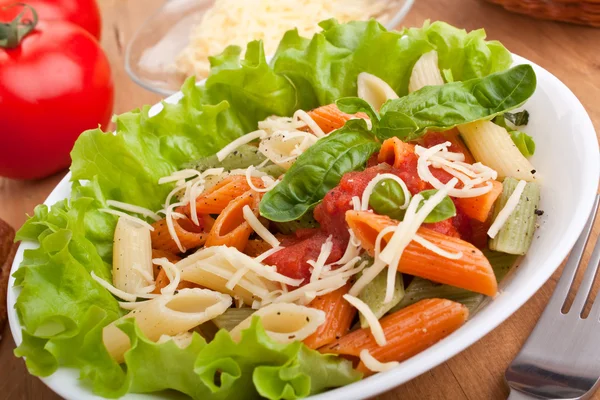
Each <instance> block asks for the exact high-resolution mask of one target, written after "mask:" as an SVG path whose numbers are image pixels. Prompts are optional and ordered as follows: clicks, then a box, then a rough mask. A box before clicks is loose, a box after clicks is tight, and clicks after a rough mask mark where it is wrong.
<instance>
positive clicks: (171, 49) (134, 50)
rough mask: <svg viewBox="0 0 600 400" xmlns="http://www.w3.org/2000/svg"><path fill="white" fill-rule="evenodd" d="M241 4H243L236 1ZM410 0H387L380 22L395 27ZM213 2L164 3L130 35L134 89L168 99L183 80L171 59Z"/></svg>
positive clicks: (128, 53) (127, 60) (128, 58)
mask: <svg viewBox="0 0 600 400" xmlns="http://www.w3.org/2000/svg"><path fill="white" fill-rule="evenodd" d="M240 1H244V0H240ZM413 2H414V0H391V1H389V2H388V5H387V7H386V9H385V10H384V12H382V13H381V22H382V24H383V25H385V27H386V28H388V29H393V28H395V27H397V26H398V25H399V24H400V22H401V21H402V19H403V18H404V17H405V16H406V14H407V13H408V11H409V10H410V8H411V6H412V4H413ZM213 3H214V0H167V1H166V2H165V3H164V4H163V5H162V7H161V8H159V9H158V10H157V11H155V12H154V13H153V14H152V15H151V16H150V17H149V18H148V19H147V20H146V21H145V22H144V24H143V25H142V26H141V27H140V28H139V29H138V30H137V32H136V33H135V34H134V35H133V38H132V40H131V41H130V42H129V44H128V45H127V50H126V53H125V70H126V71H127V73H128V74H129V76H130V77H131V79H132V80H133V81H134V82H136V83H137V84H138V85H140V86H142V87H143V88H145V89H148V90H150V91H152V92H155V93H158V94H161V95H165V96H168V95H171V94H173V93H175V92H177V91H179V88H180V87H181V85H182V83H183V81H184V80H185V78H186V76H185V75H184V74H182V73H181V72H179V71H178V70H177V69H176V68H175V59H176V57H177V56H178V55H179V53H180V52H181V51H182V50H183V49H184V48H185V47H186V46H187V44H188V42H189V38H190V32H191V30H192V28H193V26H194V25H195V24H197V23H198V22H199V21H200V19H201V17H202V15H203V14H204V13H205V12H206V10H208V9H209V8H210V7H211V6H212V4H213Z"/></svg>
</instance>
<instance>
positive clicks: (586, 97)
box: [0, 0, 600, 400]
mask: <svg viewBox="0 0 600 400" xmlns="http://www.w3.org/2000/svg"><path fill="white" fill-rule="evenodd" d="M99 3H100V6H101V9H102V13H103V18H104V30H103V37H102V45H103V46H104V49H105V50H106V53H107V55H108V57H109V59H110V61H111V65H112V67H113V77H114V80H115V87H116V102H115V110H114V111H115V113H122V112H125V111H128V110H131V109H133V108H137V107H140V106H141V105H143V104H152V103H155V102H157V101H158V100H160V97H159V96H158V95H155V94H153V93H150V92H147V91H145V90H144V89H142V88H141V87H139V86H137V85H136V84H135V83H133V82H132V81H131V80H130V79H129V77H128V76H127V74H126V72H125V70H124V68H123V61H124V50H125V46H126V44H127V42H128V40H129V39H130V38H131V36H132V34H133V32H134V31H135V29H136V28H137V27H138V26H140V24H141V23H142V22H143V21H144V19H145V18H147V17H148V16H149V14H150V13H151V12H152V10H154V9H155V8H156V7H158V6H159V5H160V4H161V3H162V0H99ZM426 19H431V20H432V21H434V20H443V21H446V22H449V23H450V24H453V25H456V26H459V27H463V28H466V29H469V30H470V29H476V28H481V27H483V28H485V29H486V31H487V33H488V37H489V38H491V39H498V40H500V41H502V42H503V43H504V45H505V46H506V47H508V48H509V49H510V50H511V51H512V52H514V53H517V54H519V55H522V56H524V57H526V58H528V59H530V60H531V61H533V62H535V63H537V64H539V65H541V66H543V67H544V68H546V69H547V70H548V71H550V72H551V73H553V74H554V75H556V76H557V77H558V78H559V79H560V80H562V81H563V82H564V83H565V84H566V85H567V86H568V87H570V88H571V90H572V91H573V92H574V93H575V94H576V95H577V97H578V98H579V99H580V100H581V102H582V103H583V105H584V106H585V107H586V109H587V111H588V112H589V114H590V116H591V117H592V120H593V122H594V125H595V127H596V130H597V131H598V130H600V101H599V97H600V48H599V47H598V46H599V45H600V29H593V28H586V27H580V26H575V25H568V24H563V23H555V22H548V21H538V20H534V19H530V18H528V17H525V16H520V15H514V14H511V13H509V12H507V11H505V10H503V9H502V8H500V7H498V6H495V5H491V4H488V3H485V2H483V1H480V0H416V2H415V5H414V7H413V9H412V10H411V12H410V13H409V14H408V16H407V17H406V19H405V21H404V22H403V25H406V26H420V25H421V24H422V23H423V21H424V20H426ZM0 129H1V121H0ZM564 134H565V135H568V134H570V132H564ZM64 173H65V172H63V173H59V174H57V175H55V176H52V177H49V178H47V179H44V180H40V181H30V182H21V181H13V180H7V179H2V178H0V218H2V219H4V220H6V221H7V222H9V223H10V224H11V225H13V226H14V227H15V228H16V227H19V226H20V225H21V224H22V223H23V222H24V220H25V214H26V213H31V212H32V210H33V208H34V206H35V205H36V204H38V203H41V202H43V201H44V199H45V198H46V197H47V196H48V194H49V193H50V191H51V190H52V188H53V187H54V186H55V185H56V184H57V183H58V181H59V180H60V179H61V178H62V177H63V176H64ZM595 234H596V236H597V235H598V230H597V229H596V230H595ZM559 273H560V271H558V272H557V273H556V274H555V275H554V276H553V277H552V279H550V280H549V281H548V282H547V283H546V284H545V285H544V286H543V287H542V288H541V289H540V290H539V291H538V293H537V294H536V295H535V296H533V297H532V298H531V299H530V300H529V301H528V302H527V303H526V304H525V306H523V307H522V308H521V309H520V310H519V311H518V312H517V313H515V314H514V315H513V316H512V317H511V318H509V319H508V320H507V321H506V322H504V323H503V324H502V325H500V326H499V327H498V328H497V329H495V330H494V331H493V332H492V333H490V334H489V335H487V336H486V337H484V338H483V339H481V340H480V341H479V342H477V343H476V344H475V345H473V346H471V347H470V348H468V349H467V350H465V351H464V352H462V353H460V354H459V355H457V356H456V357H454V358H452V359H451V360H449V361H448V362H446V363H444V364H442V365H440V366H438V367H437V368H434V369H432V370H431V371H429V372H427V373H425V374H423V375H422V376H420V377H418V378H417V379H414V380H413V381H411V382H409V383H407V384H405V385H403V386H401V387H398V388H397V389H395V390H393V391H391V392H388V393H386V394H383V395H381V396H379V397H378V398H380V399H384V400H392V399H398V400H400V399H402V400H413V399H414V400H423V399H458V400H462V399H470V400H476V399H503V398H506V396H507V394H508V389H507V387H506V385H505V383H504V380H503V376H504V370H505V368H506V367H507V365H508V363H509V362H510V361H511V360H512V358H513V357H514V356H515V355H516V353H517V352H518V350H519V348H520V347H521V345H522V344H523V342H524V341H525V339H526V338H527V336H528V334H529V333H530V332H531V329H532V328H533V326H534V325H535V322H536V321H537V319H538V316H539V315H540V312H541V311H542V310H543V308H544V306H545V305H546V303H547V301H548V298H549V296H550V294H551V293H552V290H553V289H554V286H555V284H556V280H557V278H558V276H560V275H559ZM2 336H4V339H2V341H0V399H11V400H13V399H14V400H21V399H36V400H44V399H58V398H59V397H58V396H57V395H55V394H53V393H52V392H51V391H50V390H49V389H48V388H46V387H45V386H44V384H43V383H42V382H41V381H40V380H38V379H37V378H35V377H32V376H30V375H29V374H28V373H27V371H26V369H25V365H24V363H23V361H22V360H20V359H16V358H15V357H14V356H13V353H12V351H13V348H14V342H13V341H12V338H11V337H10V332H9V331H8V327H7V328H6V331H5V332H3V335H2ZM598 398H600V396H598Z"/></svg>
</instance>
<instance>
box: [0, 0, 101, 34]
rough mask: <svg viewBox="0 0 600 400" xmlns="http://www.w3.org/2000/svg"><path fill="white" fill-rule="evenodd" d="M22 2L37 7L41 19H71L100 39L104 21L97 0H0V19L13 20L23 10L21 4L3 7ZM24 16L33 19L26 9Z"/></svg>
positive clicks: (70, 20)
mask: <svg viewBox="0 0 600 400" xmlns="http://www.w3.org/2000/svg"><path fill="white" fill-rule="evenodd" d="M21 2H22V3H25V4H27V5H28V6H31V7H33V8H35V11H36V12H37V13H38V17H39V19H40V21H69V22H72V23H74V24H75V25H79V26H81V27H82V28H83V29H85V30H86V31H88V32H89V33H91V34H92V36H94V37H95V38H96V39H98V40H100V32H101V30H102V22H101V19H100V11H99V10H98V5H97V4H96V0H26V1H15V0H0V21H11V20H13V19H14V18H15V17H16V16H17V15H18V14H19V13H20V12H21V11H23V8H22V7H20V6H15V7H10V8H7V9H4V10H2V8H4V7H6V6H10V5H12V4H15V3H21ZM24 17H25V18H27V19H31V12H30V11H28V10H26V11H25V14H24Z"/></svg>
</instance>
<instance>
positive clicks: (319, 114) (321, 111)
mask: <svg viewBox="0 0 600 400" xmlns="http://www.w3.org/2000/svg"><path fill="white" fill-rule="evenodd" d="M308 115H309V116H310V117H311V118H312V119H313V121H315V123H316V124H317V125H319V128H321V129H322V130H323V132H325V133H330V132H332V131H334V130H336V129H339V128H341V127H342V126H344V125H345V124H346V122H347V121H348V120H350V119H352V118H368V116H367V114H365V113H362V112H359V113H356V114H346V113H345V112H342V111H341V110H340V109H339V108H338V106H336V105H335V104H328V105H326V106H321V107H318V108H315V109H314V110H312V111H309V112H308Z"/></svg>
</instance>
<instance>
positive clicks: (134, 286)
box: [113, 218, 154, 294]
mask: <svg viewBox="0 0 600 400" xmlns="http://www.w3.org/2000/svg"><path fill="white" fill-rule="evenodd" d="M148 278H150V280H149V279H148ZM152 278H153V274H152V242H151V240H150V230H148V228H146V227H145V226H143V225H139V224H136V223H132V222H130V221H129V220H127V219H125V218H119V221H118V222H117V227H116V228H115V235H114V242H113V285H114V286H115V287H116V288H117V289H119V290H122V291H124V292H127V293H131V294H139V293H140V291H141V289H142V288H143V287H145V286H148V285H150V284H152V283H154V280H153V279H152Z"/></svg>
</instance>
